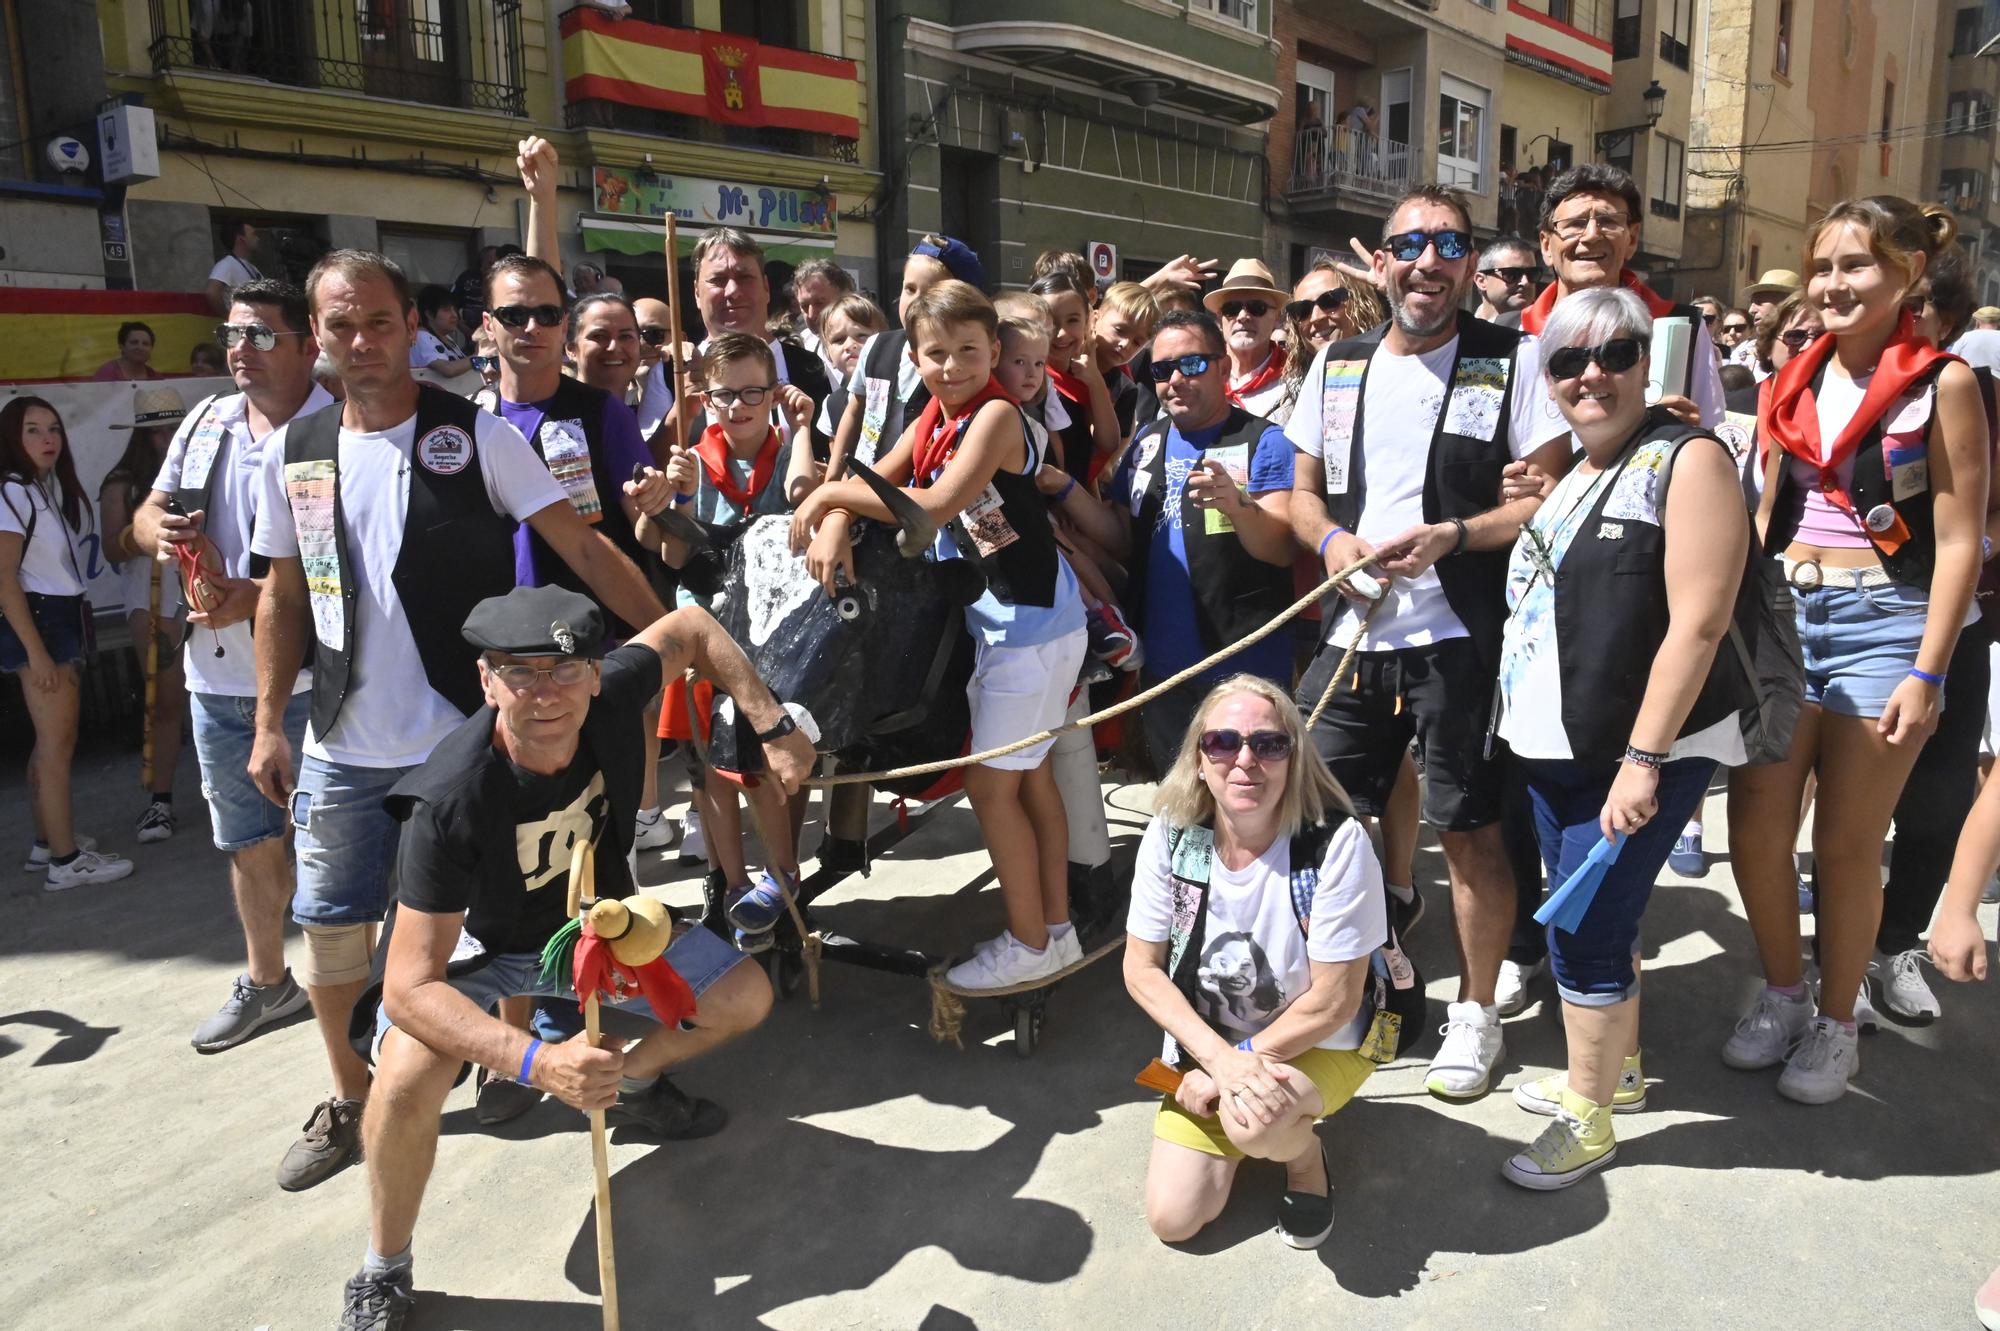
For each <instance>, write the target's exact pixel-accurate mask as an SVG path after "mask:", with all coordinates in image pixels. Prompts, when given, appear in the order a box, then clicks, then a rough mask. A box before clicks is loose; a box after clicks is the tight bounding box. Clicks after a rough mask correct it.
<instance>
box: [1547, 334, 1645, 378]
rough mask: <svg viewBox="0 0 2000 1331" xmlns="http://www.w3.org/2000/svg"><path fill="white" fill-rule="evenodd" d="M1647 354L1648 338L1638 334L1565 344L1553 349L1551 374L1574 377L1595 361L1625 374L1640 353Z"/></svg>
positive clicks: (1550, 362) (1611, 370)
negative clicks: (1597, 342)
mask: <svg viewBox="0 0 2000 1331" xmlns="http://www.w3.org/2000/svg"><path fill="white" fill-rule="evenodd" d="M1645 354H1646V342H1645V340H1644V339H1643V338H1637V337H1614V338H1612V339H1611V340H1610V341H1609V342H1606V343H1603V344H1602V345H1600V346H1595V347H1564V348H1563V349H1562V350H1561V351H1552V352H1550V353H1549V359H1548V366H1549V378H1551V379H1555V380H1558V381H1560V380H1565V379H1574V378H1576V377H1577V376H1578V375H1580V374H1582V373H1583V372H1584V370H1585V369H1587V368H1588V367H1589V365H1590V363H1591V362H1592V361H1596V362H1597V363H1598V364H1599V365H1601V366H1603V367H1604V372H1605V373H1606V374H1623V373H1624V372H1625V371H1627V370H1629V369H1631V368H1632V367H1633V366H1634V365H1637V364H1638V363H1639V357H1641V356H1643V355H1645Z"/></svg>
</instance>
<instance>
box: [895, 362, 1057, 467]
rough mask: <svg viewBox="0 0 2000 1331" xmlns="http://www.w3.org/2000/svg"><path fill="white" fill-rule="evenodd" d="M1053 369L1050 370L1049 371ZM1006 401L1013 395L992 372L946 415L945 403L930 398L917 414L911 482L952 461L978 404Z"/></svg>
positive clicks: (1009, 400) (1011, 400)
mask: <svg viewBox="0 0 2000 1331" xmlns="http://www.w3.org/2000/svg"><path fill="white" fill-rule="evenodd" d="M1050 372H1051V373H1054V371H1053V370H1051V371H1050ZM995 401H998V402H1005V403H1008V404H1009V405H1013V402H1014V399H1013V398H1012V397H1010V396H1009V395H1008V393H1007V390H1006V389H1004V388H1002V387H1001V386H1000V381H999V380H998V379H995V378H994V377H993V376H991V375H988V376H987V377H986V386H985V387H984V388H981V389H980V390H979V391H978V392H977V393H974V394H973V395H972V396H971V397H969V398H967V399H966V400H965V401H964V402H961V403H960V404H959V405H958V409H957V410H956V411H954V412H952V413H951V415H950V416H949V417H947V416H946V415H945V414H944V403H942V402H940V401H938V400H937V399H936V398H932V399H931V400H930V401H929V402H926V403H925V404H924V410H923V414H922V415H920V416H918V417H917V453H916V460H915V463H914V470H912V472H911V473H910V483H911V484H912V485H914V486H916V487H917V488H918V489H922V488H923V487H924V486H926V485H929V484H930V483H931V475H932V474H933V473H934V472H936V471H937V469H938V468H940V467H942V466H944V464H945V463H947V462H949V461H951V459H952V455H953V454H954V453H956V452H958V444H959V440H960V439H962V438H963V437H964V435H965V427H966V424H967V423H968V422H970V421H971V420H972V418H973V416H975V415H976V414H978V411H979V409H980V408H981V407H983V406H985V405H986V404H987V403H988V402H995Z"/></svg>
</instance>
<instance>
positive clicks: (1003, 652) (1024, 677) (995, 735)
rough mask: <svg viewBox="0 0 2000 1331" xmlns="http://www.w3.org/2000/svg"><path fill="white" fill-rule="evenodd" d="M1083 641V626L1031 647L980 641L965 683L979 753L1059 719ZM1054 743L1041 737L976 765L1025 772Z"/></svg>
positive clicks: (1066, 703) (1054, 724) (974, 748)
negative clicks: (970, 677) (1036, 740)
mask: <svg viewBox="0 0 2000 1331" xmlns="http://www.w3.org/2000/svg"><path fill="white" fill-rule="evenodd" d="M1084 644H1085V635H1084V631H1083V630H1082V629H1078V630H1077V631H1076V632H1074V633H1071V634H1067V635H1065V636H1064V637H1060V638H1057V639H1056V640H1055V641H1054V642H1045V643H1040V644H1038V645H1036V646H1033V647H995V646H992V645H991V644H989V643H985V642H982V643H980V644H979V645H978V655H977V657H976V658H975V659H974V663H973V667H972V680H971V682H970V683H968V684H967V685H966V686H965V693H966V696H967V697H968V698H970V699H971V700H972V751H973V752H974V753H984V752H985V751H986V750H988V749H997V748H1000V747H1002V746H1003V745H1007V744H1012V743H1014V742H1015V741H1016V740H1023V739H1026V738H1027V737H1028V736H1030V735H1033V734H1037V733H1039V732H1041V731H1044V730H1053V729H1055V728H1056V727H1057V726H1059V725H1061V724H1062V723H1063V717H1064V716H1066V715H1067V714H1068V712H1069V699H1070V694H1072V693H1073V692H1075V691H1076V677H1077V672H1078V671H1079V670H1081V669H1082V668H1083V653H1084ZM1054 743H1055V741H1054V740H1053V739H1046V740H1043V741H1042V742H1041V743H1039V744H1034V745H1030V746H1029V747H1028V748H1025V749H1022V750H1020V751H1019V752H1018V753H1010V754H1008V755H1007V756H1006V757H1004V758H994V759H992V760H990V761H988V762H985V763H982V764H980V765H981V766H982V767H997V768H999V769H1001V770H1003V771H1009V772H1025V771H1028V770H1029V769H1031V768H1034V767H1038V766H1040V765H1041V761H1042V759H1043V758H1045V757H1047V756H1048V752H1049V748H1050V746H1051V745H1053V744H1054Z"/></svg>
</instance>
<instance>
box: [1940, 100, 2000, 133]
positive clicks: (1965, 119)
mask: <svg viewBox="0 0 2000 1331" xmlns="http://www.w3.org/2000/svg"><path fill="white" fill-rule="evenodd" d="M1991 124H1992V112H1991V111H1989V110H1988V109H1987V107H1986V99H1985V98H1984V97H1982V96H1981V95H1980V94H1978V93H1976V92H1955V93H1953V94H1952V95H1951V100H1949V101H1948V102H1946V103H1945V129H1946V132H1947V133H1951V134H1970V133H1975V132H1978V131H1983V130H1985V129H1987V128H1988V127H1989V126H1990V125H1991Z"/></svg>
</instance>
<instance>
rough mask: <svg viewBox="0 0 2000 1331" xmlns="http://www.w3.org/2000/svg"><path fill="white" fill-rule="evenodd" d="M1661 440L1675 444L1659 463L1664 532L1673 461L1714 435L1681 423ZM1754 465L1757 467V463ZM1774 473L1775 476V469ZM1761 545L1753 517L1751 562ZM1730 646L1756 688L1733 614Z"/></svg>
mask: <svg viewBox="0 0 2000 1331" xmlns="http://www.w3.org/2000/svg"><path fill="white" fill-rule="evenodd" d="M1662 437H1663V438H1665V439H1667V440H1668V441H1669V443H1670V444H1671V445H1672V447H1670V448H1668V449H1667V456H1666V460H1665V461H1663V462H1662V463H1660V482H1659V497H1658V498H1657V499H1656V500H1655V501H1654V507H1655V509H1657V510H1658V512H1659V515H1660V530H1661V531H1663V532H1664V531H1665V530H1666V527H1667V483H1668V482H1669V481H1671V480H1673V478H1674V459H1676V458H1678V457H1679V456H1680V455H1681V450H1682V449H1683V448H1686V447H1687V446H1688V444H1689V443H1690V442H1691V441H1693V440H1696V439H1702V438H1708V439H1715V434H1714V432H1713V431H1711V430H1707V429H1705V428H1703V427H1701V426H1698V425H1689V424H1687V423H1685V422H1682V423H1681V424H1680V425H1679V427H1678V428H1676V429H1674V430H1672V431H1670V432H1669V433H1667V434H1666V435H1664V436H1662ZM1715 442H1716V444H1717V445H1718V446H1720V447H1722V448H1724V449H1727V448H1728V447H1729V445H1727V444H1724V443H1723V442H1722V441H1721V440H1720V439H1716V440H1715ZM1783 451H1784V450H1783V449H1780V448H1778V447H1776V446H1775V445H1773V446H1772V449H1771V457H1772V460H1773V462H1774V463H1775V461H1776V460H1777V456H1778V454H1779V453H1781V452H1783ZM1752 465H1755V463H1754V460H1753V462H1752ZM1772 470H1773V473H1774V474H1775V471H1776V468H1775V466H1774V467H1773V469H1772ZM1761 545H1762V542H1760V541H1759V540H1758V539H1757V524H1756V520H1755V519H1754V518H1752V519H1751V521H1750V553H1749V561H1754V560H1756V559H1757V558H1759V556H1760V554H1761V550H1760V547H1761ZM1749 561H1746V564H1745V572H1746V574H1747V572H1748V570H1749ZM1729 647H1730V650H1731V651H1733V652H1735V653H1736V661H1737V664H1738V665H1740V666H1742V667H1743V674H1744V677H1745V678H1747V679H1748V680H1749V681H1750V685H1751V687H1752V688H1753V689H1754V688H1755V687H1756V685H1757V658H1756V657H1755V656H1754V655H1753V654H1752V653H1751V651H1750V644H1749V642H1748V641H1747V640H1746V639H1745V638H1744V636H1743V626H1742V625H1741V624H1739V623H1738V622H1737V616H1736V615H1734V614H1732V615H1730V616H1729Z"/></svg>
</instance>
